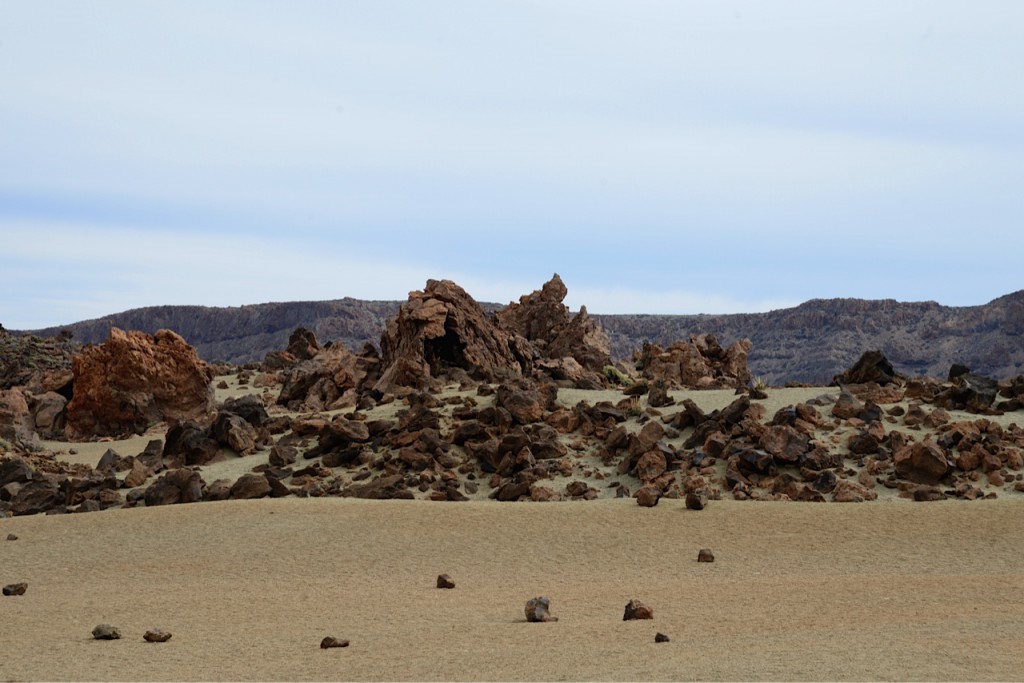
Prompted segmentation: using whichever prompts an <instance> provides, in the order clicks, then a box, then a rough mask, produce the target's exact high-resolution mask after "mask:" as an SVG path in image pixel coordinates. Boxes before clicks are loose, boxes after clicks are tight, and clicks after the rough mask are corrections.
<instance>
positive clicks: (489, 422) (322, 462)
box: [0, 275, 1024, 514]
mask: <svg viewBox="0 0 1024 683" xmlns="http://www.w3.org/2000/svg"><path fill="white" fill-rule="evenodd" d="M565 295H566V290H565V286H564V284H563V283H562V281H561V280H560V278H558V276H557V275H556V276H555V277H554V278H553V279H552V280H551V281H549V282H548V283H546V284H545V285H544V286H543V288H542V289H540V290H538V291H536V292H533V293H531V294H529V295H526V296H523V297H521V298H520V301H519V302H518V303H512V304H510V305H509V306H508V307H507V308H506V309H504V310H502V311H499V312H498V313H491V314H488V313H486V312H485V311H484V310H483V308H481V307H480V306H479V305H478V304H477V303H476V302H475V301H474V300H473V299H472V298H471V297H470V296H469V295H468V294H467V293H466V292H465V291H463V290H462V289H461V288H459V287H458V286H457V285H455V284H454V283H452V282H449V281H429V282H428V283H427V287H426V288H425V289H424V290H423V291H422V292H413V293H412V294H411V295H410V299H409V302H408V303H407V304H406V305H404V306H403V307H402V308H401V310H400V311H399V313H398V315H397V316H396V317H395V318H394V319H393V320H392V321H391V323H390V324H389V325H388V329H387V331H386V332H385V333H384V335H383V338H382V343H381V349H382V350H381V352H380V353H378V352H377V351H376V350H375V349H373V348H366V349H363V350H361V351H360V352H359V353H358V354H356V353H352V352H350V351H349V350H347V349H345V348H344V346H343V345H340V344H324V345H321V344H320V343H319V342H318V340H317V339H316V337H315V335H313V333H312V332H310V331H308V330H305V329H302V328H299V329H297V330H296V331H295V332H294V333H293V334H292V336H291V338H290V340H289V343H288V347H287V349H286V350H284V351H281V352H278V353H275V354H270V355H268V357H267V359H266V360H265V362H264V363H263V364H262V365H260V366H254V367H253V368H247V369H244V370H242V371H239V373H238V380H239V384H240V385H244V384H247V383H248V382H249V381H250V379H251V380H252V386H253V387H254V388H255V387H257V386H260V387H263V389H264V392H263V394H262V395H259V396H257V395H247V396H243V397H241V398H238V399H229V400H227V401H225V402H224V403H223V404H222V405H220V406H217V405H216V404H215V402H214V401H213V388H212V378H213V368H212V367H211V366H209V365H207V364H206V363H204V362H203V361H201V360H200V359H199V358H198V356H197V355H196V354H195V351H194V349H192V347H190V346H188V344H186V343H185V342H184V340H183V339H181V337H179V336H178V335H176V334H174V333H173V332H169V331H161V332H158V333H157V334H156V335H154V336H149V335H144V334H141V333H137V332H128V333H125V332H122V331H120V330H116V329H115V330H112V331H111V335H110V339H108V341H107V342H105V343H104V344H102V345H100V346H94V347H87V348H86V349H85V350H84V351H82V352H81V353H80V354H78V355H76V356H74V358H73V362H72V368H71V370H70V373H71V377H72V380H67V377H66V376H65V375H61V374H60V373H59V371H58V370H59V368H58V370H54V369H52V368H51V369H49V370H48V371H47V372H48V373H49V374H37V375H33V376H32V382H33V385H32V386H34V387H35V388H37V389H40V390H43V391H39V392H38V393H36V392H33V391H28V390H26V388H25V387H12V388H9V389H0V439H3V440H4V441H3V443H0V513H4V512H6V513H10V514H32V513H37V512H67V511H90V510H101V509H105V508H108V507H116V506H120V505H126V506H131V505H137V504H145V505H164V504H177V503H188V502H196V501H201V500H225V499H248V498H260V497H264V496H271V497H278V496H287V495H297V496H356V497H363V498H378V499H381V498H429V499H432V500H447V501H461V500H467V499H468V498H469V497H471V496H475V495H476V494H478V492H481V491H483V492H486V494H487V495H488V496H489V497H491V498H493V499H496V500H500V501H516V500H533V501H553V500H568V499H572V500H589V499H593V498H596V497H599V496H600V495H601V494H602V488H606V489H608V490H609V492H612V490H613V495H617V496H632V497H634V498H636V500H637V502H638V503H639V504H640V505H643V506H648V507H650V506H654V505H656V504H657V503H658V501H659V500H661V499H662V498H666V497H667V498H680V499H685V503H686V507H687V508H689V509H692V510H700V509H703V508H704V507H705V506H706V505H707V504H708V502H709V501H712V500H715V499H718V498H720V497H721V496H722V495H724V494H726V493H729V494H731V495H732V496H733V497H734V498H737V499H754V500H760V499H773V500H786V499H788V500H801V501H822V500H827V499H831V500H834V501H862V500H870V499H872V498H874V497H876V496H877V486H878V485H882V486H885V487H889V488H894V489H899V490H900V491H901V493H903V495H906V496H907V497H914V498H916V499H919V500H931V499H938V498H942V497H946V496H958V497H961V498H977V497H981V496H983V495H994V494H992V493H986V492H985V491H983V488H985V487H986V486H987V487H992V486H996V487H1006V488H1011V489H1017V490H1024V481H1022V479H1024V477H1021V475H1020V470H1021V468H1022V463H1021V459H1022V452H1024V451H1022V449H1024V435H1022V433H1021V430H1020V429H1019V428H1017V427H1016V426H1010V427H1000V426H999V424H998V423H995V422H992V421H990V420H988V419H986V418H984V417H983V418H980V419H978V420H973V421H955V420H953V419H952V418H951V417H950V415H949V411H950V410H968V411H972V412H975V413H981V414H983V415H986V416H987V415H991V414H995V413H998V412H1000V411H1004V410H1008V409H1016V408H1018V407H1019V406H1020V403H1019V402H1020V401H1021V400H1024V398H1022V397H1024V377H1022V378H1017V379H1016V380H1014V381H1011V382H1002V383H996V382H993V381H992V380H986V378H980V377H978V376H976V375H973V374H972V373H970V371H969V370H968V369H967V368H960V367H957V368H954V369H953V370H951V372H950V376H949V378H948V380H947V381H946V382H939V381H937V380H928V379H920V378H918V379H910V380H908V379H906V378H904V377H902V376H900V375H898V374H897V373H895V372H894V371H893V368H892V365H891V364H890V363H889V362H888V361H887V359H886V358H885V357H884V355H883V354H881V353H880V352H877V351H872V352H868V353H865V354H864V356H862V357H861V359H860V360H858V362H857V363H856V364H855V365H854V366H853V367H851V368H850V369H849V370H847V371H846V372H844V373H842V374H841V375H838V376H836V378H835V382H834V383H835V384H836V385H838V386H839V387H840V392H839V396H838V398H837V399H833V398H828V397H827V396H823V397H821V398H820V399H817V400H815V401H813V402H811V403H808V404H798V405H792V406H787V407H785V408H782V409H781V410H778V411H777V412H776V413H775V414H774V415H771V416H769V415H766V413H765V409H764V406H763V404H761V403H760V402H758V400H757V398H758V394H757V393H756V392H754V391H753V390H752V388H751V387H750V379H751V378H750V373H749V371H748V370H747V367H746V354H747V351H748V350H749V343H748V342H743V341H740V342H736V343H734V344H733V345H732V346H731V347H729V348H728V349H726V348H723V347H722V346H721V345H719V344H718V342H717V341H716V340H715V338H714V337H713V336H711V335H699V336H695V337H692V338H691V339H690V340H689V342H679V343H677V344H674V345H672V346H670V347H669V348H668V349H667V350H662V349H660V348H659V347H657V346H654V345H646V346H645V347H644V349H643V350H642V351H641V352H640V353H639V354H638V355H637V368H636V369H637V371H638V372H636V373H634V374H633V375H632V376H629V374H628V373H623V372H621V371H619V370H615V372H608V370H609V368H610V366H609V365H608V363H609V358H608V354H607V338H606V337H604V335H603V333H601V331H600V330H599V328H597V327H596V325H595V324H594V323H593V321H592V320H591V319H590V318H589V316H588V315H587V313H586V311H585V309H584V310H581V311H580V313H579V314H577V315H575V316H572V315H570V312H569V310H568V308H567V307H566V306H565V305H564V304H563V303H562V300H563V299H564V297H565ZM625 370H626V371H629V370H630V368H625ZM66 372H67V371H66ZM254 373H255V374H254ZM613 380H614V381H616V382H621V381H623V380H625V381H626V386H625V387H624V388H623V389H622V398H621V400H619V401H617V402H615V403H613V402H610V401H603V402H601V401H599V402H597V403H595V404H590V403H587V402H585V401H581V402H578V403H577V404H575V405H572V406H566V405H563V404H562V403H560V402H559V401H558V395H559V391H560V390H561V389H563V388H598V387H606V386H609V385H610V384H611V383H612V381H613ZM62 381H64V382H66V384H61V382H62ZM452 383H454V384H456V385H458V387H459V388H460V389H461V391H460V392H459V393H458V394H457V395H454V396H451V397H450V398H447V399H444V400H442V399H441V398H439V395H438V391H437V390H439V389H440V388H442V387H443V386H450V385H451V384H452ZM68 386H73V391H72V397H71V401H70V402H69V403H67V405H66V407H65V406H64V403H62V402H67V399H66V398H65V395H64V393H61V392H65V393H66V392H67V387H68ZM221 386H222V387H224V388H226V387H227V386H228V385H227V384H226V382H222V383H221ZM684 386H685V387H703V388H726V387H728V388H731V389H734V390H735V391H736V394H737V398H736V399H735V400H734V401H733V402H732V403H731V404H729V405H728V406H726V407H724V408H722V409H720V410H715V411H712V412H710V413H705V411H703V410H702V409H701V408H700V407H699V406H698V405H697V404H696V403H695V402H694V401H692V400H689V399H687V400H683V401H681V402H680V403H678V404H677V403H676V401H675V400H674V399H673V398H672V396H670V394H669V391H670V390H671V389H673V388H678V387H684ZM271 387H280V389H279V393H277V394H276V395H274V394H273V393H271V392H270V388H271ZM49 390H52V391H49ZM999 396H1001V397H1002V398H1003V399H1005V400H1002V401H1000V400H998V399H997V397H999ZM47 397H49V398H47ZM50 399H52V401H51V400H50ZM907 399H910V400H911V404H910V407H909V408H908V409H907V408H904V407H903V405H902V403H901V402H905V401H906V400H907ZM389 403H395V404H396V405H400V406H401V409H400V410H399V411H398V412H397V413H394V414H393V415H391V416H389V417H387V418H386V419H373V418H371V417H368V414H369V413H370V411H372V410H373V409H375V408H376V407H379V406H382V405H386V404H389ZM270 404H273V405H275V410H276V411H277V414H276V415H274V416H271V414H268V412H267V409H266V406H267V405H270ZM890 404H896V405H892V407H891V408H889V409H884V408H883V407H882V406H886V405H890ZM926 406H931V407H930V408H928V409H926ZM284 410H289V411H292V413H293V414H290V415H286V414H281V413H282V412H283V411H284ZM328 411H329V412H330V414H325V413H328ZM294 413H299V415H295V414H294ZM64 420H66V423H67V426H66V431H67V433H69V434H78V435H80V436H83V435H89V436H91V437H93V438H95V437H97V436H102V435H110V436H121V435H125V434H139V433H144V432H145V431H146V430H147V429H148V428H150V427H152V426H153V425H154V424H156V423H166V424H167V427H166V433H165V434H164V433H163V429H161V430H160V431H161V435H163V436H164V439H163V440H159V439H153V440H151V441H150V443H149V445H148V446H147V447H146V448H145V449H144V451H142V452H140V453H138V454H136V455H129V456H121V455H120V454H118V453H116V452H114V451H108V453H106V454H105V455H104V456H103V458H101V459H100V461H99V463H98V465H97V466H96V467H95V468H90V467H87V466H84V465H69V464H66V463H62V462H60V461H59V460H57V459H55V458H54V457H53V456H47V455H35V454H33V452H32V451H33V448H32V444H33V443H35V444H37V443H38V441H37V439H38V434H39V433H40V432H43V433H47V434H52V433H54V431H55V430H57V429H58V428H59V427H58V425H60V424H62V421H64ZM900 424H902V426H903V427H905V428H906V429H907V430H908V431H901V430H899V429H896V428H895V426H899V425H900ZM894 425H895V426H894ZM922 427H924V428H927V429H929V430H930V433H934V435H935V436H934V437H930V436H926V437H925V438H923V439H921V438H915V436H914V433H913V432H914V431H915V430H919V429H921V428H922ZM34 440H35V441H34ZM11 444H14V446H13V447H12V446H11ZM267 450H269V458H268V460H267V462H266V463H264V464H260V465H258V466H256V467H254V468H253V470H252V471H250V472H249V473H247V474H245V475H242V476H241V477H239V478H238V479H237V480H228V479H218V480H214V481H211V482H207V481H205V480H204V479H203V472H202V471H201V468H203V467H204V466H207V465H210V464H211V463H214V462H217V461H218V460H223V459H225V458H229V457H238V456H242V457H244V456H246V455H248V454H251V453H254V452H257V451H267ZM4 451H14V452H12V453H4ZM300 458H301V460H304V461H308V462H299V460H300ZM606 479H611V481H607V482H605V480H606ZM631 487H632V488H633V489H634V490H631Z"/></svg>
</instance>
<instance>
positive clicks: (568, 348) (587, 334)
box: [495, 273, 611, 378]
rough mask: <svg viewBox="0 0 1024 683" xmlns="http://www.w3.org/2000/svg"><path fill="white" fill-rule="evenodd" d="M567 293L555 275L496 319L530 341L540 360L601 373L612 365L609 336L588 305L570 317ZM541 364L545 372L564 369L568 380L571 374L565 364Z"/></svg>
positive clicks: (501, 312) (560, 279)
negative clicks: (573, 364)
mask: <svg viewBox="0 0 1024 683" xmlns="http://www.w3.org/2000/svg"><path fill="white" fill-rule="evenodd" d="M566 294H568V290H567V289H566V286H565V283H563V282H562V278H560V277H559V276H558V274H557V273H555V275H554V276H553V277H552V278H551V279H550V280H549V281H548V282H546V283H544V286H543V287H541V288H540V289H539V290H536V291H534V292H532V293H530V294H524V295H523V296H521V297H520V298H519V302H518V303H510V304H509V305H508V306H506V307H505V308H504V309H502V310H501V311H498V313H496V314H495V317H496V318H497V321H498V323H499V324H500V325H501V326H502V327H504V328H505V329H506V330H508V331H509V332H511V333H513V334H515V335H518V336H520V337H523V338H525V339H527V340H528V341H530V342H531V343H532V344H533V347H534V350H535V352H536V354H537V356H538V357H540V358H545V359H567V358H571V359H572V360H574V361H575V362H576V363H578V364H579V366H580V367H581V368H583V369H584V370H590V371H600V370H601V369H602V368H603V367H604V366H606V365H608V364H610V363H611V356H610V354H609V350H608V335H606V334H605V333H604V331H603V330H602V329H601V328H600V327H599V326H598V325H597V324H596V323H595V322H594V320H593V318H591V317H590V316H589V315H588V314H587V309H586V307H585V306H582V307H580V311H579V313H577V314H576V315H575V316H571V315H570V313H569V307H568V306H566V305H565V304H563V303H562V301H563V300H564V299H565V297H566ZM539 365H540V367H543V368H545V369H548V368H552V369H554V368H556V367H561V368H563V369H562V372H563V376H564V377H565V378H569V377H570V376H571V374H572V373H570V372H566V371H565V370H564V368H565V367H567V364H564V363H563V365H562V366H551V365H546V364H539ZM569 367H571V366H569ZM556 378H557V377H556Z"/></svg>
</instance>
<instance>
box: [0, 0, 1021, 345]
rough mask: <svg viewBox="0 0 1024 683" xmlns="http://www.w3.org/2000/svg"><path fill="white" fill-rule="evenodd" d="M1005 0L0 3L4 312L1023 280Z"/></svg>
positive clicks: (1010, 285) (896, 289) (755, 306)
mask: <svg viewBox="0 0 1024 683" xmlns="http://www.w3.org/2000/svg"><path fill="white" fill-rule="evenodd" d="M1022 79H1024V3H1022V2H1018V1H1017V0H1009V1H1005V2H1003V1H998V0H978V1H977V2H965V1H956V2H944V1H940V0H935V1H929V0H884V1H872V0H857V2H849V1H846V0H843V1H836V2H832V1H829V0H806V1H797V0H790V1H785V0H771V1H767V0H750V1H743V2H741V1H735V0H716V1H715V2H706V1H704V0H699V1H698V0H693V1H690V0H673V1H669V0H628V1H626V0H622V1H619V2H612V1H609V0H466V1H461V2H456V1H452V0H433V1H430V2H423V1H419V0H415V1H414V0H409V1H404V2H395V1H391V0H368V1H366V2H363V1H356V0H336V1H326V0H325V1H323V2H316V1H313V0H297V1H290V2H285V1H284V0H281V1H278V2H263V1H260V0H244V1H233V0H220V1H216V0H214V1H211V0H198V1H192V0H174V1H173V2H171V1H157V0H125V1H116V0H94V1H90V2H80V1H78V0H73V1H69V2H59V1H55V0H32V2H26V1H24V0H0V283H2V284H0V324H3V325H4V326H5V327H6V328H8V329H35V328H40V327H44V326H51V325H60V324H67V323H71V322H76V321H79V320H84V319H90V318H96V317H100V316H103V315H106V314H109V313H115V312H119V311H123V310H127V309H131V308H138V307H142V306H154V305H166V304H200V305H208V306H237V305H243V304H254V303H262V302H267V301H292V300H325V299H338V298H343V297H346V296H351V297H356V298H363V299H388V300H395V299H399V300H404V299H405V298H406V297H407V296H408V293H409V292H410V291H412V290H417V289H422V288H423V287H424V286H425V283H426V281H427V279H428V278H434V279H441V278H447V279H452V280H455V281H456V282H457V283H459V284H460V285H462V286H463V287H464V288H465V289H466V290H467V291H468V292H469V293H470V294H471V295H473V296H474V297H475V298H476V299H477V300H480V301H491V302H498V303H505V302H508V301H512V300H516V299H518V297H519V296H520V295H522V294H525V293H528V292H530V291H532V290H534V289H537V288H539V287H540V285H541V284H542V283H544V282H545V281H546V280H548V279H549V278H550V277H551V275H552V274H553V273H556V272H557V273H559V274H560V275H561V277H562V279H563V280H564V281H565V283H566V285H567V286H568V289H569V296H568V298H567V300H566V303H568V304H569V305H570V306H571V307H573V308H576V307H578V306H580V305H581V304H585V305H586V306H587V308H588V309H589V310H590V311H591V312H596V313H679V314H683V313H738V312H755V311H766V310H771V309H776V308H784V307H788V306H793V305H797V304H799V303H800V302H803V301H806V300H808V299H812V298H832V297H860V298H868V299H885V298H892V299H897V300H901V301H926V300H934V301H938V302H939V303H942V304H945V305H952V306H969V305H978V304H983V303H986V302H988V301H989V300H991V299H993V298H996V297H998V296H1001V295H1003V294H1007V293H1010V292H1013V291H1016V290H1018V289H1021V288H1022V287H1024V277H1021V272H1022V270H1021V265H1020V264H1021V257H1022V247H1024V230H1022V226H1021V217H1022V215H1024V187H1022V184H1021V183H1022V180H1024V83H1022Z"/></svg>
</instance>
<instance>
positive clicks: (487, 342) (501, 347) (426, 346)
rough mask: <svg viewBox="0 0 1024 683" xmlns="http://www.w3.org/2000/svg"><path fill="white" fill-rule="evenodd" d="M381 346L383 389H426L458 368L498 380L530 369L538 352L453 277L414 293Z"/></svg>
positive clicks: (378, 385) (432, 282)
mask: <svg viewBox="0 0 1024 683" xmlns="http://www.w3.org/2000/svg"><path fill="white" fill-rule="evenodd" d="M380 346H381V367H382V368H383V370H382V373H381V378H380V380H379V381H378V382H377V383H376V385H375V389H376V390H377V391H379V392H381V393H385V392H390V391H395V390H408V389H410V388H418V389H423V388H426V387H428V386H430V383H431V380H432V379H436V378H439V377H442V376H445V375H447V374H448V373H449V372H451V371H452V370H456V369H457V370H461V371H463V372H464V373H466V374H467V375H468V376H469V377H470V378H472V379H474V380H479V381H485V382H498V381H501V380H502V379H505V378H507V377H509V376H510V375H512V376H515V375H522V374H523V373H524V372H526V371H528V370H529V369H530V363H531V361H532V358H533V352H532V349H531V348H530V345H529V342H528V341H526V339H524V338H523V337H520V336H518V335H513V334H511V333H509V332H507V331H506V330H505V329H504V328H502V327H501V326H499V325H497V324H495V322H494V321H493V320H492V319H491V318H490V317H488V316H487V315H486V314H485V313H484V310H483V309H482V308H481V307H480V305H479V304H478V303H477V302H476V301H475V300H474V299H473V297H471V296H470V295H469V294H467V293H466V291H465V290H464V289H462V288H461V287H459V286H458V285H457V284H455V283H454V282H451V281H450V280H428V281H427V286H426V288H424V290H423V291H421V292H420V291H417V292H412V293H410V295H409V301H408V302H407V303H405V304H404V305H403V306H402V307H401V308H400V309H399V311H398V315H397V316H395V317H394V318H392V319H391V320H390V321H388V325H387V329H386V330H385V331H384V334H383V335H382V336H381V341H380Z"/></svg>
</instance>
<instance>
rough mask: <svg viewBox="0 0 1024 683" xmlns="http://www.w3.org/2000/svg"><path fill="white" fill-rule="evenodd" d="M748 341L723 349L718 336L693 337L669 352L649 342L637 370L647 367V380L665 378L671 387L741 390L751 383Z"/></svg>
mask: <svg viewBox="0 0 1024 683" xmlns="http://www.w3.org/2000/svg"><path fill="white" fill-rule="evenodd" d="M750 347H751V344H750V341H749V340H747V339H743V340H739V341H736V342H735V343H733V345H732V346H731V347H729V349H723V348H722V347H721V346H720V345H719V343H718V341H717V339H715V337H714V335H710V334H701V335H694V336H691V337H690V341H689V342H684V341H677V342H675V343H674V344H672V345H671V346H669V347H668V348H667V349H664V350H662V348H661V347H660V346H658V345H656V344H650V343H645V344H644V345H643V347H642V349H641V350H640V351H639V352H637V354H636V356H635V361H636V363H637V367H643V375H644V377H646V378H648V379H652V380H656V379H661V380H663V381H664V382H665V383H666V385H667V386H673V387H680V388H696V389H713V388H731V389H740V388H743V387H745V386H746V385H747V384H748V383H749V382H750V378H751V375H750V371H749V370H748V369H747V353H748V352H749V351H750Z"/></svg>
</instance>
